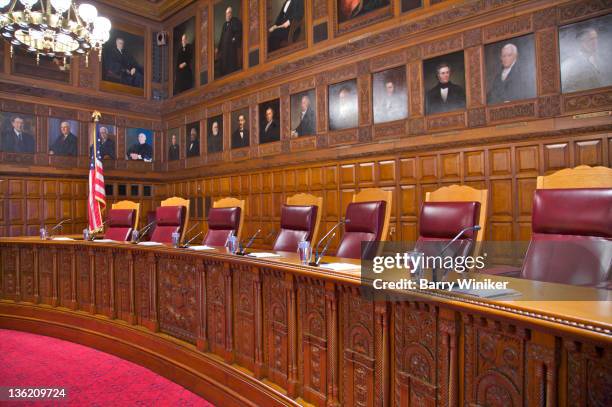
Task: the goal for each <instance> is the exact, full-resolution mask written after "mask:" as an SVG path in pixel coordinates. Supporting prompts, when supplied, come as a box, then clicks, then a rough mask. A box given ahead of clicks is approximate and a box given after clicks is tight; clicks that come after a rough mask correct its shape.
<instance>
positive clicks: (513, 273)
mask: <svg viewBox="0 0 612 407" xmlns="http://www.w3.org/2000/svg"><path fill="white" fill-rule="evenodd" d="M479 273H482V274H488V275H490V276H503V277H517V278H518V277H520V276H521V269H520V268H519V267H515V266H506V265H499V266H493V267H491V268H487V269H483V270H480V271H479Z"/></svg>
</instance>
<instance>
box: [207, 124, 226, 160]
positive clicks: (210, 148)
mask: <svg viewBox="0 0 612 407" xmlns="http://www.w3.org/2000/svg"><path fill="white" fill-rule="evenodd" d="M206 130H207V133H206V152H207V153H218V152H220V151H223V115H221V114H220V115H219V116H214V117H209V118H208V120H207V126H206Z"/></svg>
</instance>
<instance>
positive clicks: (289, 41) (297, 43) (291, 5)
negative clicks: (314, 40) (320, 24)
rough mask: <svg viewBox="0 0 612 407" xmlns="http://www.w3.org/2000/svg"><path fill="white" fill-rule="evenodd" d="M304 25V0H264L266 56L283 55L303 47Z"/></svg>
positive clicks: (305, 28)
mask: <svg viewBox="0 0 612 407" xmlns="http://www.w3.org/2000/svg"><path fill="white" fill-rule="evenodd" d="M305 25H306V19H305V18H304V0H266V35H267V40H268V41H267V50H268V55H278V54H282V55H284V54H285V53H287V52H291V51H294V50H295V49H298V48H301V47H303V46H305V45H306V40H305V38H306V30H307V27H306V26H305ZM281 50H283V51H281Z"/></svg>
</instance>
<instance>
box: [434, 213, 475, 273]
mask: <svg viewBox="0 0 612 407" xmlns="http://www.w3.org/2000/svg"><path fill="white" fill-rule="evenodd" d="M480 229H481V227H480V225H474V226H468V227H467V228H463V229H461V230H460V231H459V233H457V235H456V236H455V237H453V240H451V241H450V242H448V243H447V244H446V246H444V247H443V248H442V250H441V251H440V254H438V257H442V255H443V254H444V253H445V252H446V250H447V249H448V248H449V247H450V246H451V245H452V244H453V243H455V242H456V241H457V239H459V238H460V237H461V236H463V235H464V233H466V232H469V231H472V230H473V231H479V230H480ZM434 264H435V262H434ZM436 272H437V269H436V268H434V270H433V274H432V277H433V280H434V282H435V281H436ZM445 275H446V272H445Z"/></svg>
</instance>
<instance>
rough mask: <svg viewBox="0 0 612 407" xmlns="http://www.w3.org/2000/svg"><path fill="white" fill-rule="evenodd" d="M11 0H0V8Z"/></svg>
mask: <svg viewBox="0 0 612 407" xmlns="http://www.w3.org/2000/svg"><path fill="white" fill-rule="evenodd" d="M10 2H11V0H0V8H3V7H6V6H7V5H8V4H9V3H10Z"/></svg>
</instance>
